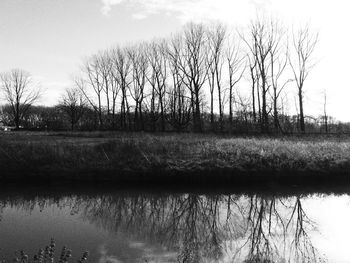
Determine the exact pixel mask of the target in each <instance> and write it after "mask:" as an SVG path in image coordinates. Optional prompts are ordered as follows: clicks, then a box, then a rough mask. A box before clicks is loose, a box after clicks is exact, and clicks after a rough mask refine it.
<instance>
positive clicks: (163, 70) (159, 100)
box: [147, 40, 175, 131]
mask: <svg viewBox="0 0 350 263" xmlns="http://www.w3.org/2000/svg"><path fill="white" fill-rule="evenodd" d="M168 52H169V47H168V46H167V43H166V42H165V40H159V41H155V42H153V43H151V44H150V45H149V48H148V60H149V64H150V68H151V72H150V73H151V74H149V76H148V77H147V79H148V81H149V83H150V85H151V88H152V90H151V107H150V109H151V118H152V122H153V130H155V123H156V121H157V119H158V118H157V117H156V115H157V114H156V113H158V112H159V114H160V122H161V130H162V131H165V121H166V112H165V108H166V105H165V95H166V80H167V64H168V57H169V56H168ZM174 89H175V86H174ZM156 107H157V108H156Z"/></svg>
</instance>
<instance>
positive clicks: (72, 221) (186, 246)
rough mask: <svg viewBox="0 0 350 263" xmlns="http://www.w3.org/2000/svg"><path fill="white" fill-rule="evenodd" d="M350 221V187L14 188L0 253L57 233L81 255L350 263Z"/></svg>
mask: <svg viewBox="0 0 350 263" xmlns="http://www.w3.org/2000/svg"><path fill="white" fill-rule="evenodd" d="M349 222H350V196H349V195H348V194H344V193H341V194H340V193H338V194H322V193H321V194H320V193H318V194H316V193H313V192H312V191H309V192H304V193H289V194H286V193H282V194H281V193H279V194H271V193H270V194H266V193H265V194H261V193H255V192H250V193H246V194H241V193H230V194H228V193H225V192H222V193H220V191H219V192H217V193H206V192H205V191H204V192H203V191H202V192H197V193H191V192H178V193H174V192H164V191H129V190H115V191H110V190H108V191H101V190H99V191H90V190H86V191H84V192H81V191H61V190H57V191H53V190H47V191H46V193H43V192H42V190H41V189H40V188H37V189H29V190H26V192H23V190H21V189H4V190H2V191H1V194H0V259H6V260H7V261H10V262H11V261H12V259H13V258H14V257H15V256H16V255H18V251H19V250H21V249H23V250H24V251H25V252H26V253H27V254H28V255H29V256H30V257H32V256H33V255H34V254H35V253H37V251H38V249H39V248H44V247H45V246H46V245H48V244H49V242H50V239H51V238H54V239H55V241H56V249H57V250H58V251H57V252H56V255H59V254H60V253H59V252H60V249H61V248H62V246H63V245H66V246H68V247H69V248H70V249H72V251H73V260H72V261H71V262H76V260H77V259H79V257H80V256H81V255H82V254H83V252H84V251H85V250H88V251H89V252H90V256H89V262H101V263H102V262H113V263H117V262H263V260H266V261H265V262H350V250H349V247H348V237H349V236H350V223H349ZM16 251H17V252H16ZM16 253H17V254H16ZM257 259H259V260H260V261H254V260H257ZM268 260H270V261H268Z"/></svg>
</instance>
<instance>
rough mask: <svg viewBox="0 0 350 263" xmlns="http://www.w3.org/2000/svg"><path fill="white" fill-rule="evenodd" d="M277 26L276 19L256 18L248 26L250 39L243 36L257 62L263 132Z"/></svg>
mask: <svg viewBox="0 0 350 263" xmlns="http://www.w3.org/2000/svg"><path fill="white" fill-rule="evenodd" d="M277 28H278V25H277V21H273V20H270V21H269V20H262V19H257V20H256V21H254V22H253V23H252V24H251V26H250V39H247V38H245V37H243V40H244V42H245V43H246V44H247V46H248V48H249V50H250V52H251V54H252V55H253V56H254V57H255V59H256V63H257V69H258V73H259V80H260V89H261V130H262V132H265V133H266V132H268V131H269V116H268V113H269V111H268V104H267V95H268V91H269V88H270V86H271V85H270V84H269V82H268V81H269V67H270V65H271V58H270V57H269V55H270V53H271V50H273V48H274V47H275V45H276V43H277V42H278V41H279V38H278V34H277V33H278V31H277ZM259 104H260V103H259Z"/></svg>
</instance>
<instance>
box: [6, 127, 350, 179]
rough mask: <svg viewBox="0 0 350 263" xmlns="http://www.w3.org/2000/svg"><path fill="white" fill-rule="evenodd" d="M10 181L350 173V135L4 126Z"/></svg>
mask: <svg viewBox="0 0 350 263" xmlns="http://www.w3.org/2000/svg"><path fill="white" fill-rule="evenodd" d="M0 169H1V175H0V176H1V178H2V179H5V180H25V179H28V180H32V179H39V180H59V179H62V180H63V179H68V180H83V181H84V180H93V181H96V180H98V181H103V180H117V181H159V180H160V181H174V182H176V181H187V182H191V181H193V182H197V181H198V182H201V181H206V182H210V181H234V180H262V181H263V180H265V179H269V178H274V179H275V178H296V177H298V176H301V177H302V178H305V177H312V178H313V179H314V178H321V177H322V178H323V177H326V178H330V177H331V178H332V179H333V178H335V177H340V176H347V175H348V174H349V177H350V138H348V137H342V138H339V137H329V138H326V137H298V138H296V137H285V138H284V137H282V138H268V137H259V138H257V137H255V138H237V137H227V136H215V135H196V134H156V135H151V134H140V133H135V134H124V133H25V132H20V133H3V134H1V135H0Z"/></svg>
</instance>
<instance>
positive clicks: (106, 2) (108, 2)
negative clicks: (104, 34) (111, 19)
mask: <svg viewBox="0 0 350 263" xmlns="http://www.w3.org/2000/svg"><path fill="white" fill-rule="evenodd" d="M122 2H124V0H102V8H101V12H102V14H103V15H105V16H108V15H109V12H110V11H111V10H112V6H114V5H119V4H121V3H122Z"/></svg>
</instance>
